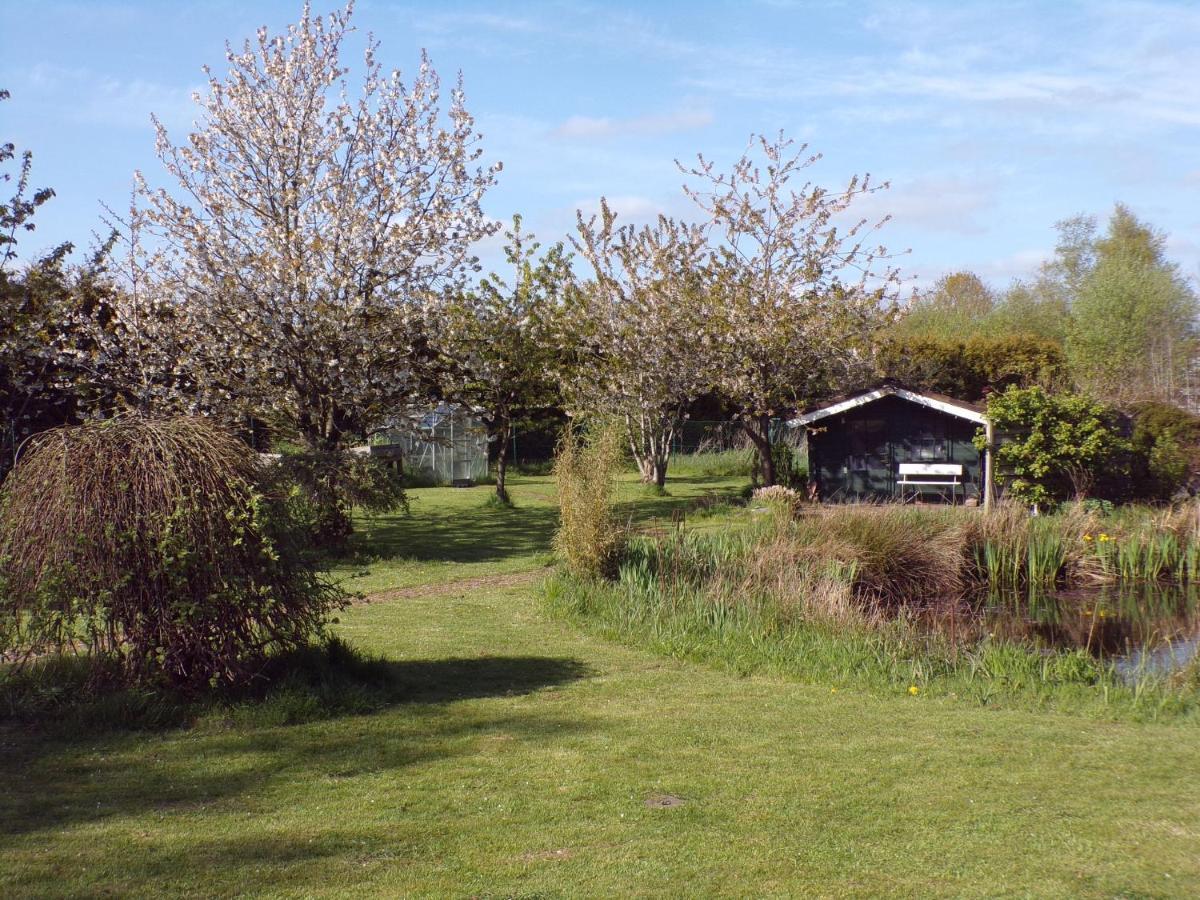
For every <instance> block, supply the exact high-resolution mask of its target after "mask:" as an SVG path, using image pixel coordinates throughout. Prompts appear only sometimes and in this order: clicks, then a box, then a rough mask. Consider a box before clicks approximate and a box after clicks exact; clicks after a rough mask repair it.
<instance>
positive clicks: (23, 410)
mask: <svg viewBox="0 0 1200 900" xmlns="http://www.w3.org/2000/svg"><path fill="white" fill-rule="evenodd" d="M8 97H9V94H8V91H4V90H0V102H2V101H4V100H7V99H8ZM16 158H17V150H16V147H15V145H13V144H12V143H4V144H0V167H4V166H5V164H6V163H9V162H10V161H12V160H15V159H16ZM32 169H33V154H32V152H31V151H29V150H25V151H24V152H22V153H21V155H20V162H19V164H18V169H17V171H16V172H15V173H13V172H9V171H6V170H5V169H4V168H0V184H8V183H10V182H12V181H13V179H14V177H15V179H16V183H15V185H14V186H13V193H12V195H11V197H6V198H0V478H2V477H3V476H4V474H5V473H6V472H7V471H8V469H9V468H10V467H11V465H12V463H13V459H14V456H15V454H16V450H17V447H18V446H19V444H20V443H21V442H22V441H23V440H24V439H25V438H26V437H28V436H29V435H30V434H32V433H33V432H35V431H39V430H41V429H44V428H49V427H51V426H53V425H58V424H61V423H63V422H67V421H70V420H71V419H72V418H73V417H74V412H75V406H76V400H75V397H73V396H72V394H71V392H70V391H69V390H66V389H64V382H66V381H67V379H66V378H65V377H64V374H65V373H64V372H63V367H62V364H61V361H60V359H59V357H58V354H57V353H56V352H55V343H56V340H55V336H56V333H57V332H58V331H59V330H60V329H62V328H63V327H64V325H65V324H66V323H67V322H68V321H69V320H70V314H69V309H70V304H71V288H72V285H70V284H69V279H68V277H67V274H66V272H65V271H64V259H65V257H66V255H67V253H69V252H70V250H71V245H70V244H62V245H60V246H58V247H55V248H54V249H52V250H51V251H50V252H49V253H47V254H45V255H44V256H43V257H41V258H40V259H38V260H36V261H35V262H33V263H31V264H30V265H28V266H25V267H24V268H23V269H21V270H19V271H13V270H12V268H11V264H12V262H13V261H14V260H15V259H16V253H17V243H18V236H19V235H24V234H28V233H29V232H32V231H34V230H35V228H36V227H37V223H36V222H35V221H34V214H35V213H36V212H37V210H38V208H39V207H40V206H42V204H44V203H46V202H47V201H48V200H50V198H52V197H53V196H54V191H53V189H51V188H39V189H36V190H33V191H32V192H31V191H30V187H29V179H30V175H31V172H32Z"/></svg>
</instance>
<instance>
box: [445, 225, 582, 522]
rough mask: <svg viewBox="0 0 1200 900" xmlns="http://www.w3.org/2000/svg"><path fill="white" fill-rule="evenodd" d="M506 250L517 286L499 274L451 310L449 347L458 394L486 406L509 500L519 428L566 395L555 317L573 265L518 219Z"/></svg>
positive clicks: (499, 488) (500, 484)
mask: <svg viewBox="0 0 1200 900" xmlns="http://www.w3.org/2000/svg"><path fill="white" fill-rule="evenodd" d="M505 237H506V238H507V239H508V243H507V244H506V245H505V247H504V254H505V257H506V259H507V261H508V263H509V265H510V266H512V267H513V275H512V280H511V283H509V282H508V281H505V279H504V278H503V277H502V276H500V275H497V274H495V273H493V274H491V275H490V276H488V277H486V278H484V279H482V280H481V281H480V283H479V286H478V288H477V289H476V290H474V291H471V292H468V293H465V294H463V295H462V296H461V297H460V298H459V301H458V302H457V303H453V304H451V305H450V307H449V309H448V310H447V327H446V331H447V335H446V339H445V344H444V350H443V352H444V353H445V354H446V355H447V357H448V359H447V362H446V367H447V369H448V370H449V371H450V373H451V375H450V378H449V380H450V381H451V382H452V386H450V387H449V388H448V390H449V392H451V393H452V394H453V395H454V397H455V399H457V400H458V401H460V402H462V403H465V404H467V405H468V406H470V407H471V408H473V409H477V410H479V411H480V412H481V413H482V415H483V417H484V420H485V422H486V423H487V426H488V431H489V432H490V436H491V437H492V439H493V440H494V441H495V444H496V457H497V465H496V496H497V497H498V498H499V500H500V502H501V503H508V502H509V497H508V491H507V489H506V477H505V476H506V474H507V470H508V453H509V444H510V442H511V438H512V434H513V430H514V429H516V428H524V427H526V426H532V425H534V424H536V423H537V422H539V421H540V416H539V414H540V413H541V412H542V411H543V410H544V409H545V408H546V407H549V406H551V405H553V404H554V403H555V402H556V400H557V398H558V385H557V381H556V379H555V375H554V373H555V370H556V368H557V361H558V343H557V341H556V323H555V316H556V314H557V311H558V306H559V301H560V297H561V294H562V292H563V291H564V289H565V287H566V285H568V284H569V282H570V280H571V277H570V262H569V259H568V257H567V256H566V254H565V253H564V252H563V247H562V245H561V244H556V245H554V246H553V247H551V248H550V249H549V250H547V251H546V253H545V254H544V255H542V256H541V257H540V258H539V257H538V255H537V253H538V249H539V247H540V245H539V244H538V243H537V242H536V241H534V240H533V239H532V237H531V236H530V235H529V234H526V233H523V232H522V231H521V217H520V216H513V225H512V230H511V231H506V232H505Z"/></svg>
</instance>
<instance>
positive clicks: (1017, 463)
mask: <svg viewBox="0 0 1200 900" xmlns="http://www.w3.org/2000/svg"><path fill="white" fill-rule="evenodd" d="M988 418H989V419H990V420H991V422H992V425H993V428H994V429H995V431H996V437H997V441H998V445H997V446H996V447H995V448H993V451H992V452H993V454H994V458H995V462H996V466H997V473H998V475H999V477H1000V478H1001V479H1003V480H1004V482H1005V486H1006V489H1007V491H1008V492H1009V494H1010V495H1011V496H1012V497H1013V498H1014V499H1017V500H1020V501H1022V502H1025V503H1032V504H1046V503H1051V502H1054V501H1058V500H1064V499H1067V498H1069V497H1072V496H1073V497H1075V498H1077V499H1082V498H1083V497H1085V496H1086V495H1087V494H1088V492H1089V491H1090V490H1091V488H1092V486H1093V485H1095V483H1096V482H1097V480H1098V479H1100V478H1101V477H1106V476H1112V475H1117V474H1119V471H1120V469H1121V467H1122V466H1123V465H1124V462H1125V460H1124V456H1125V454H1126V453H1127V452H1128V450H1129V444H1128V441H1126V440H1125V439H1124V438H1123V437H1121V435H1120V431H1119V428H1118V422H1117V416H1116V413H1115V411H1114V410H1113V409H1112V408H1110V407H1108V406H1106V405H1104V404H1103V403H1098V402H1096V401H1094V400H1091V399H1089V398H1088V397H1085V396H1083V395H1082V394H1050V393H1047V392H1046V391H1045V390H1043V389H1042V388H1040V387H1030V388H1019V387H1015V386H1014V387H1010V388H1008V390H1006V391H1003V392H1001V393H996V394H992V395H991V396H990V397H989V398H988ZM975 442H976V446H977V447H979V449H980V450H982V449H984V446H985V444H984V437H983V436H982V434H981V435H979V436H977V437H976V439H975Z"/></svg>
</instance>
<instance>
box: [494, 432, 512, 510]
mask: <svg viewBox="0 0 1200 900" xmlns="http://www.w3.org/2000/svg"><path fill="white" fill-rule="evenodd" d="M511 439H512V426H511V425H510V424H509V422H508V420H507V419H506V420H505V421H504V424H503V425H501V426H500V446H499V448H498V449H497V452H496V499H498V500H499V501H500V502H501V503H510V502H511V500H510V499H509V496H508V486H507V485H506V484H505V477H506V476H507V474H508V444H509V441H510V440H511Z"/></svg>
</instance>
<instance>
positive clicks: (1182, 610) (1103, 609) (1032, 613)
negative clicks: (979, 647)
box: [976, 582, 1200, 677]
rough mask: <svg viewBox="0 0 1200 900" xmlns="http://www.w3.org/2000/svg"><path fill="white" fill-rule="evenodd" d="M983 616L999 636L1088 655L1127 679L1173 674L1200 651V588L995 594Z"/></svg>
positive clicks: (1124, 585) (1133, 585) (1121, 586)
mask: <svg viewBox="0 0 1200 900" xmlns="http://www.w3.org/2000/svg"><path fill="white" fill-rule="evenodd" d="M976 609H978V610H980V611H981V613H982V617H981V618H982V627H984V628H987V629H988V633H989V634H991V635H994V636H996V637H998V638H999V637H1003V638H1006V639H1009V640H1013V641H1020V642H1024V643H1030V644H1033V645H1034V646H1037V647H1041V648H1046V649H1063V650H1073V649H1083V650H1086V651H1087V652H1088V653H1090V654H1092V655H1093V656H1095V657H1096V658H1098V659H1102V660H1105V661H1107V662H1110V663H1112V664H1113V666H1114V667H1115V668H1116V670H1117V671H1118V672H1119V673H1122V674H1124V675H1127V676H1131V677H1133V676H1137V675H1141V674H1159V675H1163V674H1170V673H1171V672H1173V671H1176V670H1178V669H1180V668H1182V667H1184V666H1186V665H1188V664H1189V663H1190V662H1191V661H1192V660H1193V659H1194V658H1195V657H1196V655H1197V652H1200V588H1197V586H1196V585H1179V584H1175V583H1163V582H1118V583H1117V584H1111V585H1103V586H1099V587H1093V588H1077V589H1071V590H1061V591H1054V592H1041V593H1034V594H1026V593H1019V594H1016V593H1014V594H1010V595H1007V596H1004V595H996V594H992V595H989V596H988V597H987V598H986V599H984V600H983V601H982V602H981V603H980V604H979V605H978V606H976Z"/></svg>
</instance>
